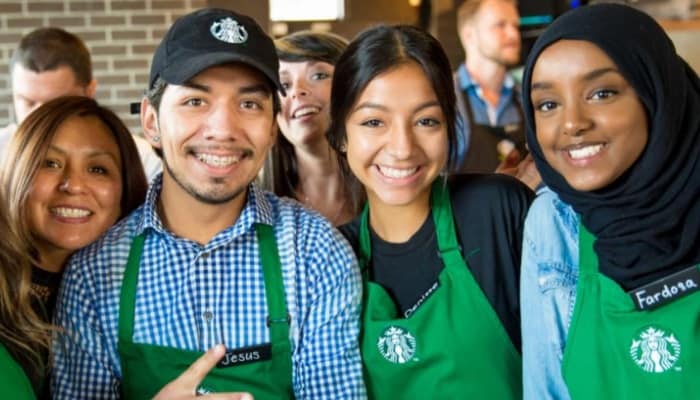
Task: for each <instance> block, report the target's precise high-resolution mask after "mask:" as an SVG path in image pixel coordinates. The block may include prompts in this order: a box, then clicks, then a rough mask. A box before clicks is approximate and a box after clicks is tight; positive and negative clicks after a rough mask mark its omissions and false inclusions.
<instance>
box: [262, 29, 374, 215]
mask: <svg viewBox="0 0 700 400" xmlns="http://www.w3.org/2000/svg"><path fill="white" fill-rule="evenodd" d="M275 46H276V47H277V55H278V56H279V59H280V71H279V72H280V80H281V82H282V86H283V87H284V89H285V91H286V94H285V95H281V96H280V99H281V103H282V110H281V112H280V113H279V114H278V116H277V122H278V124H279V128H280V132H281V134H280V135H278V136H277V143H276V144H275V145H274V147H273V148H272V150H271V154H270V157H269V159H268V163H267V165H266V168H265V187H266V188H267V189H268V190H272V191H273V192H275V194H277V195H279V196H287V197H291V198H294V199H297V200H298V201H300V202H301V203H303V204H304V205H306V206H307V207H309V208H311V209H314V210H316V211H318V212H320V213H321V214H322V215H323V216H325V217H326V218H327V219H328V220H330V222H331V223H333V224H334V225H340V224H343V223H346V222H348V221H350V220H351V219H352V218H354V217H355V216H356V215H357V214H358V213H359V211H360V207H361V206H362V204H363V199H364V196H363V195H362V193H363V191H362V188H361V186H360V185H359V184H357V183H356V180H355V179H354V178H353V177H352V176H348V175H344V174H342V173H341V170H340V169H339V168H338V162H337V160H336V155H335V152H334V151H333V150H332V149H331V148H330V146H329V145H328V141H327V140H326V133H327V132H328V129H329V128H330V97H331V82H332V79H333V73H334V71H335V63H336V62H337V61H338V58H339V57H340V54H341V53H342V52H343V50H344V49H345V47H346V46H347V41H346V40H345V39H343V38H342V37H340V36H337V35H334V34H331V33H321V32H311V31H301V32H296V33H293V34H290V35H288V36H285V37H282V38H280V39H277V40H276V41H275Z"/></svg>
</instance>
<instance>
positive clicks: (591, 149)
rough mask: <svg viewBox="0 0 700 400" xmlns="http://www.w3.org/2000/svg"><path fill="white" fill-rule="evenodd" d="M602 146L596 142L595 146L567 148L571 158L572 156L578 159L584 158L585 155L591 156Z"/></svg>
mask: <svg viewBox="0 0 700 400" xmlns="http://www.w3.org/2000/svg"><path fill="white" fill-rule="evenodd" d="M602 148H603V145H602V144H597V145H595V146H586V147H582V148H580V149H572V150H569V156H570V157H571V158H573V159H574V160H578V159H581V158H586V157H591V156H594V155H596V154H598V152H600V149H602Z"/></svg>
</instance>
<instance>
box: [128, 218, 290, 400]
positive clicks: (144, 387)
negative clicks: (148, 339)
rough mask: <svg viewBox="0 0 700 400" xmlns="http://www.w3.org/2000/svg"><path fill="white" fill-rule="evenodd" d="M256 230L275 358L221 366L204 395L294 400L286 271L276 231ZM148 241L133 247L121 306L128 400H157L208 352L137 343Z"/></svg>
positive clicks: (266, 227)
mask: <svg viewBox="0 0 700 400" xmlns="http://www.w3.org/2000/svg"><path fill="white" fill-rule="evenodd" d="M255 228H256V232H257V237H258V245H259V252H260V258H261V260H262V267H263V275H264V280H265V296H266V300H267V307H268V313H269V316H268V326H269V327H270V343H271V345H272V347H271V353H272V357H271V359H269V360H265V361H256V362H252V363H246V364H242V365H235V366H229V367H223V368H222V367H220V366H219V365H217V366H216V367H214V368H213V369H212V370H211V371H210V372H209V374H208V375H207V377H206V378H205V379H204V381H203V382H202V383H201V385H200V391H201V392H204V393H206V392H249V393H251V394H252V395H253V396H254V397H255V400H267V399H270V400H271V399H289V398H292V397H293V393H292V355H291V345H290V340H289V318H288V314H287V307H286V304H285V298H284V285H283V281H282V269H281V265H280V261H279V255H278V253H277V245H276V242H275V236H274V231H273V228H272V227H271V226H269V225H262V224H257V225H256V226H255ZM144 240H145V237H144V235H140V236H137V237H136V238H134V241H133V243H132V245H131V251H130V253H129V261H128V264H127V267H126V272H125V274H124V282H123V284H122V290H121V302H120V305H119V355H120V358H121V366H122V381H121V393H122V397H123V398H127V399H150V398H152V397H153V396H154V395H156V394H157V393H158V391H159V390H160V389H161V388H163V386H165V385H167V384H168V383H169V382H170V381H172V380H174V379H176V378H177V377H178V376H179V375H180V374H181V373H182V372H184V371H185V370H186V369H187V368H188V367H189V366H190V365H191V364H192V363H194V362H195V361H196V360H197V359H198V358H199V357H200V356H202V355H203V354H204V353H203V352H200V351H190V350H182V349H177V348H172V347H166V346H158V345H151V344H142V343H134V342H133V341H132V336H133V332H134V309H135V305H136V286H137V281H138V271H139V264H140V260H141V253H142V251H143V243H144ZM231 268H235V266H231ZM227 350H230V349H227Z"/></svg>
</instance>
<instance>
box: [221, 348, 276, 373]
mask: <svg viewBox="0 0 700 400" xmlns="http://www.w3.org/2000/svg"><path fill="white" fill-rule="evenodd" d="M270 359H272V345H271V344H270V343H266V344H262V345H260V346H250V347H242V348H240V349H230V350H229V349H227V350H226V354H224V356H223V357H222V358H221V360H220V361H219V363H218V364H216V367H217V368H228V367H235V366H236V365H243V364H251V363H254V362H258V361H265V360H270Z"/></svg>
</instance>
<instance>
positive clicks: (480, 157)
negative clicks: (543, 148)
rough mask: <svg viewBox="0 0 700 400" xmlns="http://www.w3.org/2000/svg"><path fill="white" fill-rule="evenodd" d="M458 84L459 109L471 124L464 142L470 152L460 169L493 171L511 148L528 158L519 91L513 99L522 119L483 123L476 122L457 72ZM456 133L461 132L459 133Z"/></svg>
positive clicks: (478, 171)
mask: <svg viewBox="0 0 700 400" xmlns="http://www.w3.org/2000/svg"><path fill="white" fill-rule="evenodd" d="M454 81H455V87H456V88H457V110H458V111H459V113H460V114H461V115H462V116H463V117H464V119H465V123H466V124H469V141H468V142H467V143H465V146H466V147H467V154H466V155H465V156H464V162H463V163H462V165H460V166H459V167H458V168H457V171H459V172H463V173H464V172H471V173H474V172H477V173H484V172H487V173H488V172H494V171H495V170H496V168H497V167H498V165H499V164H500V163H501V161H503V159H504V158H505V157H506V156H507V155H508V153H510V150H512V149H514V148H515V149H518V151H520V156H521V157H525V155H526V154H527V148H526V146H525V126H524V125H523V121H524V120H525V119H524V118H523V110H522V107H521V104H520V99H518V96H517V93H514V94H513V101H514V102H515V104H516V105H517V107H516V109H517V110H518V114H519V115H520V122H519V123H516V124H507V125H503V126H490V125H481V124H477V123H475V122H474V112H473V111H472V107H471V103H470V101H469V96H468V95H467V94H466V92H465V90H464V89H462V88H461V86H460V84H459V77H458V76H457V73H455V74H454ZM457 134H461V132H458V133H457Z"/></svg>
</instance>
